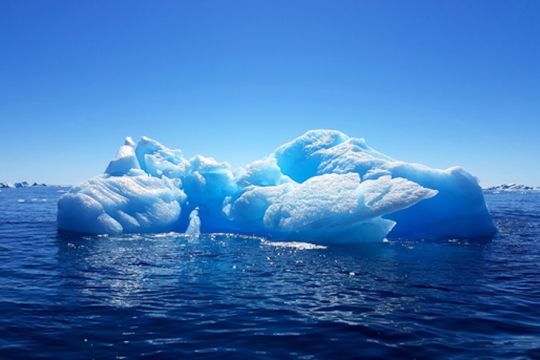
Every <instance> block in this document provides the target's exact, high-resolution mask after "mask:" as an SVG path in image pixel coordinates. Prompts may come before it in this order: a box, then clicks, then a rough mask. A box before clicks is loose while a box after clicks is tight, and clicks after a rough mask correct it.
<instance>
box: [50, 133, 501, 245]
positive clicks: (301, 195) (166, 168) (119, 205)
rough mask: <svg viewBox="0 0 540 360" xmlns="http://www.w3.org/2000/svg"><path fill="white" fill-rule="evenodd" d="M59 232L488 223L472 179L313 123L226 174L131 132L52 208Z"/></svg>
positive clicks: (265, 231) (486, 226)
mask: <svg viewBox="0 0 540 360" xmlns="http://www.w3.org/2000/svg"><path fill="white" fill-rule="evenodd" d="M58 227H59V228H60V229H63V230H69V231H75V232H80V233H93V234H102V233H107V234H118V233H133V232H162V231H179V232H187V233H191V234H198V233H199V232H235V233H244V234H257V235H264V236H268V237H272V238H274V239H278V240H303V241H309V242H318V243H339V242H359V241H380V240H382V239H384V238H385V237H392V238H400V237H403V238H407V239H446V238H478V237H487V236H490V235H492V234H493V233H494V232H495V227H494V225H493V222H492V220H491V217H490V215H489V213H488V211H487V209H486V206H485V203H484V198H483V194H482V191H481V188H480V186H479V185H478V182H477V180H476V179H475V178H474V177H473V176H472V175H470V174H469V173H467V172H466V171H465V170H463V169H461V168H459V167H453V168H450V169H447V170H437V169H431V168H429V167H426V166H423V165H419V164H412V163H405V162H401V161H397V160H394V159H392V158H391V157H389V156H387V155H384V154H382V153H380V152H378V151H376V150H374V149H372V148H371V147H369V146H368V145H367V144H366V142H365V141H364V140H363V139H357V138H351V137H349V136H347V135H345V134H343V133H341V132H338V131H332V130H313V131H309V132H307V133H306V134H304V135H302V136H300V137H299V138H297V139H295V140H293V141H291V142H289V143H287V144H284V145H282V146H280V147H279V148H278V149H277V150H276V151H275V152H273V153H272V154H270V155H269V156H268V157H266V158H264V159H262V160H258V161H255V162H253V163H252V164H249V165H248V166H246V167H245V168H243V169H238V170H236V171H233V169H231V167H230V166H229V165H228V164H227V163H222V162H218V161H217V160H215V159H213V158H208V157H204V156H200V155H198V156H196V157H194V158H192V159H189V160H188V159H186V158H184V156H183V154H182V152H181V151H180V150H171V149H168V148H166V147H165V146H163V145H161V144H160V143H158V142H157V141H155V140H152V139H149V138H146V137H143V138H142V139H141V140H140V141H139V142H138V143H135V142H134V141H133V140H132V139H131V138H127V139H126V141H125V143H124V145H123V146H122V147H121V148H120V150H119V151H118V154H117V156H116V158H115V159H114V160H112V161H111V162H110V164H109V166H108V167H107V169H106V171H105V173H104V174H103V175H100V176H97V177H95V178H93V179H90V180H88V181H87V182H85V183H83V184H81V185H79V186H76V187H74V188H72V189H71V190H70V191H69V192H68V193H66V194H64V195H63V196H62V197H61V199H60V201H59V203H58Z"/></svg>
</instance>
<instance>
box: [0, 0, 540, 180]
mask: <svg viewBox="0 0 540 360" xmlns="http://www.w3.org/2000/svg"><path fill="white" fill-rule="evenodd" d="M539 18H540V1H533V0H530V1H526V0H524V1H519V0H516V1H495V0H490V1H469V0H467V1H456V0H451V1H432V0H429V1H398V0H395V1H381V0H373V1H313V0H309V1H290V0H287V1H274V0H273V1H262V0H261V1H258V0H249V1H204V0H199V1H132V0H129V1H119V0H113V1H109V0H107V1H94V0H92V1H54V0H51V1H19V0H3V1H1V2H0V46H1V51H0V122H1V126H0V132H1V135H2V136H1V141H2V146H1V149H2V150H1V151H0V165H1V172H0V181H20V180H31V181H45V182H49V183H61V184H72V183H76V182H79V181H82V180H84V179H86V178H88V177H90V176H93V175H96V174H98V173H101V172H102V171H103V170H104V169H105V167H106V165H107V163H108V161H109V160H110V158H112V157H113V156H114V155H115V153H116V150H117V148H118V146H120V145H121V143H122V141H123V138H124V137H125V136H127V135H131V136H134V137H135V138H138V137H140V136H141V135H148V136H150V137H154V138H156V139H158V140H159V141H161V142H162V143H164V144H165V145H167V146H170V147H177V148H182V149H183V150H184V152H185V154H186V155H188V156H191V155H194V154H197V153H202V154H205V155H211V156H214V157H215V158H217V159H218V160H227V161H229V162H230V163H231V164H232V165H235V166H239V165H242V164H244V163H247V162H249V161H252V160H255V159H257V158H260V157H262V156H264V155H266V154H268V153H270V152H271V151H272V150H273V149H274V148H275V147H276V146H278V145H279V144H281V143H283V142H285V141H288V140H290V139H292V138H293V137H295V136H298V135H300V134H301V133H303V132H304V131H306V130H308V129H314V128H332V129H338V130H341V131H344V132H346V133H347V134H349V135H353V136H358V137H364V138H366V139H367V141H368V143H369V144H370V145H372V146H373V147H375V148H377V149H379V150H381V151H383V152H385V153H387V154H389V155H391V156H393V157H396V158H399V159H401V160H407V161H415V162H421V163H425V164H428V165H430V166H434V167H442V168H444V167H448V166H451V165H462V166H464V167H465V168H466V169H468V170H469V171H471V172H472V173H473V174H475V175H476V176H478V177H479V178H480V179H481V181H482V183H483V184H494V183H501V182H521V183H527V184H532V185H540V161H539V160H538V157H539V156H540V144H539V136H540V69H539V66H540V21H539Z"/></svg>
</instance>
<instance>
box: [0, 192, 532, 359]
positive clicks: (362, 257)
mask: <svg viewBox="0 0 540 360" xmlns="http://www.w3.org/2000/svg"><path fill="white" fill-rule="evenodd" d="M66 190H67V189H66V188H62V187H32V188H22V189H3V190H2V191H1V192H0V359H17V358H21V359H86V358H88V359H91V358H96V359H102V358H111V359H112V358H116V359H133V358H137V359H139V358H148V359H178V358H186V357H189V358H219V359H225V358H250V359H257V358H261V359H266V358H279V359H282V358H299V359H318V358H330V359H338V358H339V359H345V358H370V359H377V358H379V359H398V358H405V359H409V358H410V359H412V358H416V359H434V358H450V359H471V358H484V359H485V358H504V359H507V358H540V192H506V193H487V194H486V202H487V204H488V207H489V209H490V211H491V213H492V215H493V217H494V219H495V222H496V224H497V227H498V230H499V232H498V234H497V235H496V236H495V237H494V238H493V239H491V240H486V241H472V240H470V241H467V240H455V239H450V240H448V241H444V242H422V241H406V240H404V241H399V242H392V241H387V242H384V243H371V244H358V245H347V246H345V245H342V246H329V247H326V248H325V247H321V246H313V245H309V244H305V243H275V242H272V241H269V240H265V239H262V238H258V237H249V236H236V235H231V234H205V235H201V236H186V235H183V234H176V233H167V234H155V235H126V236H82V237H81V236H77V235H73V234H66V233H58V231H57V228H56V202H57V200H58V198H59V196H61V194H62V192H64V191H66Z"/></svg>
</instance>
